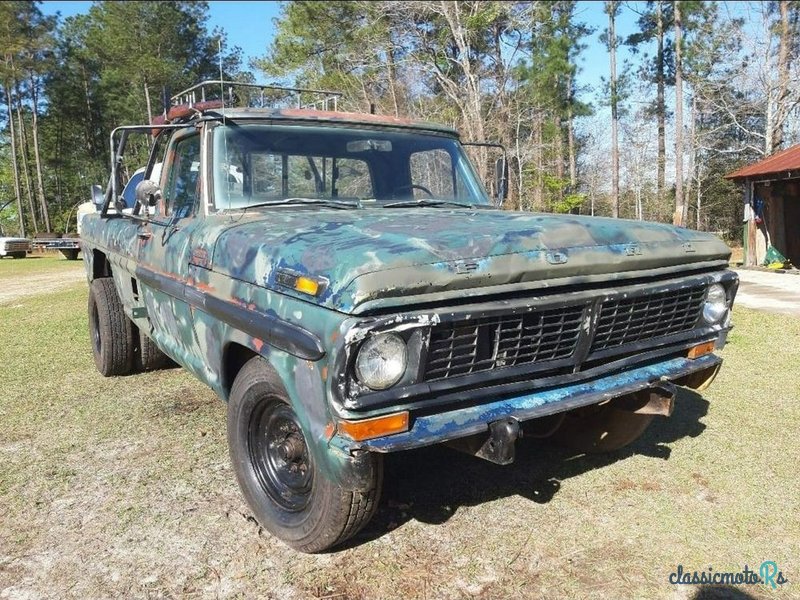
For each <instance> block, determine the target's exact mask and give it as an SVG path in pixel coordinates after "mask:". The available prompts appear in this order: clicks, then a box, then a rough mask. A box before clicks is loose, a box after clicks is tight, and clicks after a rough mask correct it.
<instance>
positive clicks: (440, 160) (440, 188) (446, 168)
mask: <svg viewBox="0 0 800 600" xmlns="http://www.w3.org/2000/svg"><path fill="white" fill-rule="evenodd" d="M410 167H411V183H412V184H413V185H414V187H413V189H412V191H413V196H414V197H415V198H425V197H427V196H429V195H430V194H433V196H434V197H436V198H453V197H455V190H454V189H453V179H454V173H453V161H452V159H451V158H450V154H449V153H448V152H447V151H446V150H442V149H441V148H437V149H434V150H423V151H421V152H414V153H413V154H412V155H411V158H410ZM420 188H425V189H420ZM425 190H427V191H425ZM428 192H430V194H428ZM411 195H412V194H411V193H409V196H411Z"/></svg>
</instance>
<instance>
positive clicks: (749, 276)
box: [736, 269, 800, 316]
mask: <svg viewBox="0 0 800 600" xmlns="http://www.w3.org/2000/svg"><path fill="white" fill-rule="evenodd" d="M737 272H738V273H739V292H738V293H737V294H736V305H737V306H746V307H748V308H754V309H756V310H765V311H768V312H773V313H780V314H789V315H794V316H800V275H793V274H789V273H769V272H766V271H752V270H748V269H740V270H738V271H737Z"/></svg>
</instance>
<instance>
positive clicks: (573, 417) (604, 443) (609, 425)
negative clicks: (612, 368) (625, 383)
mask: <svg viewBox="0 0 800 600" xmlns="http://www.w3.org/2000/svg"><path fill="white" fill-rule="evenodd" d="M653 416H654V415H640V414H636V413H633V412H630V411H626V410H620V409H618V408H615V407H614V405H613V402H605V403H603V404H595V405H593V406H585V407H583V408H578V409H575V410H572V411H570V412H568V413H567V414H566V415H565V417H564V422H563V423H562V424H561V426H560V427H559V428H558V430H557V431H556V432H555V433H554V434H553V439H554V440H556V441H557V442H559V443H561V444H563V445H565V446H568V447H570V448H572V449H574V450H578V451H579V452H586V453H588V454H600V453H603V452H612V451H614V450H619V449H620V448H623V447H624V446H627V445H628V444H630V443H632V442H634V441H636V440H637V439H639V437H641V435H642V434H643V433H644V431H645V429H647V426H648V425H650V422H651V421H652V420H653Z"/></svg>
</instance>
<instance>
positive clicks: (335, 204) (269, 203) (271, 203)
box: [243, 198, 361, 210]
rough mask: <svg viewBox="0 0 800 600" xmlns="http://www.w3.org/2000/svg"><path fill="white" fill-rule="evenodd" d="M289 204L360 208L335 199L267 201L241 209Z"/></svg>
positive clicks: (354, 203)
mask: <svg viewBox="0 0 800 600" xmlns="http://www.w3.org/2000/svg"><path fill="white" fill-rule="evenodd" d="M291 204H308V205H314V204H316V205H321V206H328V207H330V208H361V203H360V202H359V201H357V200H356V201H350V200H337V199H335V198H282V199H281V200H267V201H266V202H256V203H255V204H248V205H247V206H245V207H243V208H244V209H245V210H247V209H248V208H257V207H264V206H288V205H291Z"/></svg>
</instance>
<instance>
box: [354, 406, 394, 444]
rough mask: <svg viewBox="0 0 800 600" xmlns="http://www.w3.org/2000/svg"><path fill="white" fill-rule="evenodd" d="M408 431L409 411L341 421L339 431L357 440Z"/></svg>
mask: <svg viewBox="0 0 800 600" xmlns="http://www.w3.org/2000/svg"><path fill="white" fill-rule="evenodd" d="M403 431H408V411H403V412H399V413H394V414H391V415H386V416H382V417H373V418H372V419H364V420H362V421H339V433H344V434H346V435H348V436H350V437H351V438H353V439H354V440H355V441H357V442H361V441H364V440H371V439H372V438H376V437H381V436H384V435H391V434H393V433H402V432H403Z"/></svg>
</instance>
